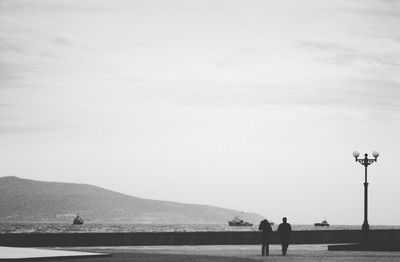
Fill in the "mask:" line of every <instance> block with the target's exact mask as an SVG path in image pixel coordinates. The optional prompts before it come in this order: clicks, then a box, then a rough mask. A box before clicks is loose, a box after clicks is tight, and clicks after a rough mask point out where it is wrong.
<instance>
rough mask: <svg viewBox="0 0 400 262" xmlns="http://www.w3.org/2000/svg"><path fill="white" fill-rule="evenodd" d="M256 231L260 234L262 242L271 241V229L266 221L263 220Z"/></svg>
mask: <svg viewBox="0 0 400 262" xmlns="http://www.w3.org/2000/svg"><path fill="white" fill-rule="evenodd" d="M258 230H260V231H261V232H262V235H261V239H262V241H263V242H266V241H269V240H270V239H271V234H272V228H271V225H270V224H269V222H268V220H266V219H264V220H262V221H261V222H260V225H259V226H258Z"/></svg>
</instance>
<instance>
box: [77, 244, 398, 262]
mask: <svg viewBox="0 0 400 262" xmlns="http://www.w3.org/2000/svg"><path fill="white" fill-rule="evenodd" d="M70 250H85V251H91V252H106V253H113V256H112V257H109V258H97V259H90V258H88V259H85V261H87V262H92V261H124V262H125V261H139V262H150V261H154V262H161V261H167V262H169V261H171V262H172V261H174V262H177V261H178V262H181V261H182V262H183V261H195V262H211V261H216V262H226V261H232V262H236V261H237V262H239V261H243V262H250V261H301V262H303V261H304V262H305V261H400V252H359V251H328V250H327V245H291V246H289V250H288V254H287V255H286V256H282V253H281V249H280V246H279V245H271V246H270V256H267V257H262V256H261V255H260V253H261V247H260V246H258V245H238V246H235V245H218V246H152V247H149V246H147V247H103V248H101V247H96V248H73V249H70ZM71 261H72V260H71Z"/></svg>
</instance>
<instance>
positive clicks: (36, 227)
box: [0, 223, 400, 233]
mask: <svg viewBox="0 0 400 262" xmlns="http://www.w3.org/2000/svg"><path fill="white" fill-rule="evenodd" d="M277 227H278V226H277V225H273V226H272V228H273V230H276V229H277ZM370 228H371V229H400V226H385V225H376V226H374V225H371V226H370ZM292 229H293V230H343V229H344V230H346V229H348V230H350V229H361V226H359V225H331V226H330V227H315V226H313V225H292ZM257 230H258V225H257V226H252V227H230V226H228V225H224V224H173V225H171V224H168V225H167V224H91V223H87V224H84V225H72V224H67V223H64V224H63V223H0V233H87V232H199V231H257Z"/></svg>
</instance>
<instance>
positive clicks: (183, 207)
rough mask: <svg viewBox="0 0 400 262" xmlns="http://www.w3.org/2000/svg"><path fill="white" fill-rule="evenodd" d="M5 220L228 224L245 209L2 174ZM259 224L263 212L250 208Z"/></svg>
mask: <svg viewBox="0 0 400 262" xmlns="http://www.w3.org/2000/svg"><path fill="white" fill-rule="evenodd" d="M0 192H1V195H2V201H0V222H49V223H53V222H54V223H55V222H66V223H70V222H71V221H72V218H73V217H74V216H75V215H76V213H79V214H80V215H81V216H82V217H83V218H84V219H85V223H86V222H87V223H160V224H195V223H196V224H220V223H227V221H228V220H230V219H232V218H233V217H234V216H237V215H239V214H241V212H240V211H237V210H233V209H227V208H222V207H216V206H211V205H202V204H187V203H179V202H172V201H164V200H152V199H145V198H140V197H136V196H131V195H127V194H123V193H119V192H115V191H112V190H108V189H105V188H101V187H98V186H94V185H88V184H78V183H63V182H43V181H37V180H31V179H23V178H19V177H15V176H6V177H0ZM241 218H242V219H244V220H246V221H250V222H252V223H257V222H258V221H260V220H261V219H262V218H263V217H262V216H261V215H259V214H256V213H247V212H246V213H244V214H242V215H241Z"/></svg>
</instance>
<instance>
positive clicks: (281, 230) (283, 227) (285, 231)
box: [278, 223, 292, 241]
mask: <svg viewBox="0 0 400 262" xmlns="http://www.w3.org/2000/svg"><path fill="white" fill-rule="evenodd" d="M291 232H292V227H291V226H290V224H289V223H281V224H280V225H279V227H278V234H279V237H280V238H281V240H286V241H288V240H289V239H290V233H291Z"/></svg>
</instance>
